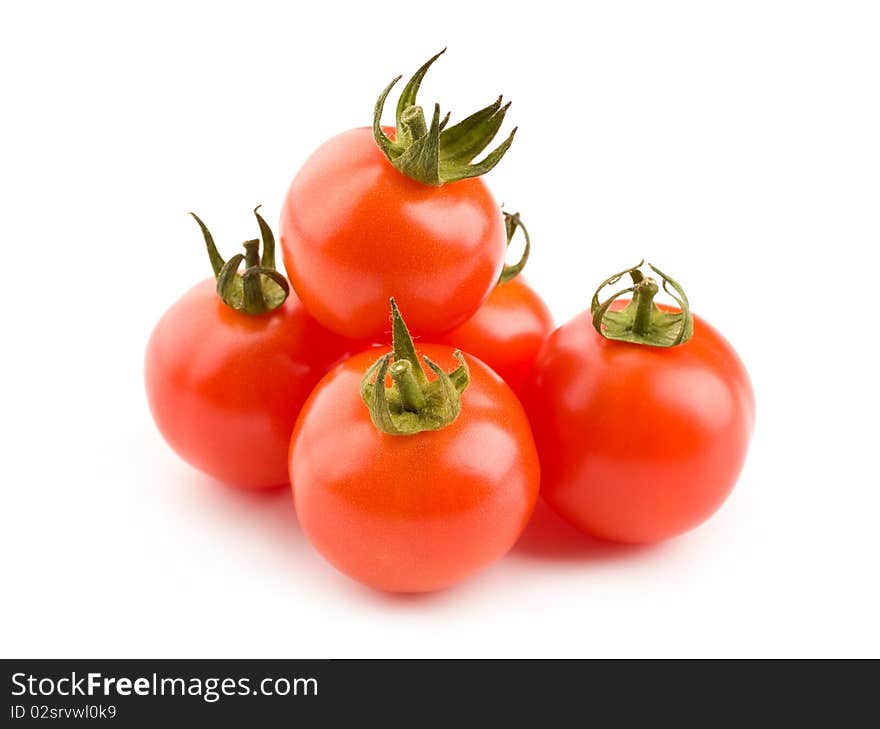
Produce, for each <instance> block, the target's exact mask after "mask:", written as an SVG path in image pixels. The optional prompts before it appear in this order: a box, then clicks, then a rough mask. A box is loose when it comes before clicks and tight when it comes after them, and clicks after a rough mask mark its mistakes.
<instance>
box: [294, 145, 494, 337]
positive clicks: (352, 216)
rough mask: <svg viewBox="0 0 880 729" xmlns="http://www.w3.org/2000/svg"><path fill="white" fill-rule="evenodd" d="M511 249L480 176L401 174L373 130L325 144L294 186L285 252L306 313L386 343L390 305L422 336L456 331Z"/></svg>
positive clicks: (483, 296) (353, 334)
mask: <svg viewBox="0 0 880 729" xmlns="http://www.w3.org/2000/svg"><path fill="white" fill-rule="evenodd" d="M505 246H506V236H505V230H504V221H503V219H502V217H501V212H500V210H499V207H498V204H497V203H496V202H495V200H494V199H493V197H492V194H491V193H490V192H489V189H488V187H486V184H485V183H484V182H483V181H482V179H479V178H473V179H467V180H461V181H459V182H452V183H449V184H446V185H443V186H441V187H431V186H429V185H424V184H422V183H419V182H416V181H414V180H411V179H410V178H408V177H406V176H405V175H403V174H402V173H400V172H398V171H397V170H396V169H395V168H394V167H393V166H392V165H391V163H390V162H389V161H388V160H387V159H386V158H385V157H384V155H383V154H382V152H381V151H380V150H379V148H378V147H377V146H376V143H375V141H374V139H373V134H372V131H371V130H370V129H366V128H364V129H353V130H350V131H347V132H344V133H342V134H340V135H338V136H336V137H333V138H332V139H330V140H328V141H327V142H325V143H324V144H323V145H321V146H320V147H319V148H318V149H317V150H316V151H315V152H314V153H313V154H312V156H311V157H310V158H309V159H308V160H307V161H306V163H305V164H304V165H303V167H302V169H301V170H300V171H299V173H298V174H297V176H296V178H295V179H294V180H293V183H292V184H291V186H290V189H289V191H288V193H287V198H286V200H285V204H284V208H283V210H282V213H281V247H282V251H283V255H284V265H285V267H286V269H287V272H288V274H289V276H290V279H291V282H292V283H293V287H294V289H295V290H296V292H297V294H298V295H299V297H300V298H301V299H302V301H303V303H304V304H305V306H306V308H307V309H308V310H309V312H310V313H311V314H312V315H313V316H314V317H315V318H316V319H318V321H320V322H321V323H322V324H324V325H325V326H326V327H328V328H329V329H331V330H333V331H335V332H338V333H339V334H342V335H344V336H346V337H350V338H353V339H363V340H370V341H382V340H384V339H385V338H386V337H385V335H386V334H387V333H388V331H389V324H388V299H389V298H390V297H391V296H394V297H395V298H396V299H397V302H398V303H399V305H400V308H401V310H403V311H405V312H406V316H407V324H408V326H409V328H410V331H411V332H412V333H413V335H415V336H423V337H424V336H426V335H432V334H439V333H441V332H444V331H448V330H449V329H452V328H453V327H455V326H457V325H458V324H460V323H461V322H463V321H464V320H465V319H467V318H468V317H469V316H471V314H473V313H474V312H475V311H476V310H477V308H478V307H479V306H480V304H481V303H482V302H483V301H484V300H485V299H486V297H487V296H488V295H489V293H490V292H491V290H492V288H493V287H494V285H495V282H496V281H497V280H498V276H499V274H500V272H501V267H502V265H503V259H504V253H505Z"/></svg>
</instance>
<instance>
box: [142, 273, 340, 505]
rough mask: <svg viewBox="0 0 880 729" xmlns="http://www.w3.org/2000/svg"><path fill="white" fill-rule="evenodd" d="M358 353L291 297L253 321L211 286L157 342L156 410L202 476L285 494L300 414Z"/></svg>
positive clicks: (199, 289) (177, 312)
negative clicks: (323, 381)
mask: <svg viewBox="0 0 880 729" xmlns="http://www.w3.org/2000/svg"><path fill="white" fill-rule="evenodd" d="M352 346H353V345H352V344H351V343H350V342H347V341H346V340H344V339H342V338H340V337H338V336H336V335H335V334H331V333H330V332H328V331H327V330H326V329H324V328H323V327H321V326H320V325H319V324H318V323H317V322H316V321H315V320H314V319H312V317H310V316H309V315H308V313H307V312H306V310H305V308H304V307H303V305H302V304H301V303H300V302H299V301H298V300H297V299H296V296H294V295H292V294H291V295H290V296H289V297H288V299H287V301H285V302H284V304H283V305H282V306H281V307H280V308H278V309H276V310H275V311H273V312H270V313H268V314H263V315H260V316H250V315H248V314H244V313H241V312H238V311H235V310H234V309H232V308H230V307H228V306H227V305H226V304H224V303H223V302H222V301H221V300H220V298H219V297H218V296H217V292H216V284H215V282H214V280H213V279H209V280H207V281H203V282H202V283H200V284H198V285H196V286H195V287H193V288H192V289H191V290H190V291H189V292H188V293H186V294H185V295H184V296H183V297H182V298H181V299H179V300H178V301H177V303H175V304H174V305H173V306H172V307H171V308H170V309H169V310H168V311H167V312H166V313H165V315H164V316H163V317H162V319H161V320H160V321H159V323H158V324H157V325H156V328H155V330H154V331H153V334H152V336H151V337H150V341H149V344H148V345H147V354H146V363H145V379H146V388H147V397H148V400H149V403H150V409H151V410H152V412H153V417H154V418H155V420H156V423H157V425H158V426H159V430H160V431H161V432H162V435H163V436H164V437H165V440H167V441H168V443H169V445H170V446H171V447H172V448H173V449H174V450H175V451H176V452H177V453H178V455H180V456H181V457H182V458H183V459H184V460H185V461H187V462H189V463H190V464H191V465H193V466H195V467H196V468H198V469H199V470H201V471H204V472H205V473H207V474H210V475H211V476H214V477H215V478H217V479H219V480H221V481H225V482H226V483H229V484H232V485H236V486H243V487H248V488H261V487H269V486H278V485H282V484H285V483H287V480H288V476H287V449H288V446H289V443H290V433H291V432H292V430H293V426H294V423H295V422H296V416H297V414H298V413H299V409H300V407H301V406H302V404H303V402H304V401H305V399H306V397H308V395H309V393H310V392H311V390H312V388H313V387H314V385H315V383H317V382H318V380H319V379H320V378H321V377H322V375H324V373H325V372H327V370H328V369H329V368H330V367H331V366H332V365H333V364H335V363H336V362H338V361H339V360H340V359H341V358H342V357H343V356H345V354H347V353H348V352H349V351H350V348H351V347H352Z"/></svg>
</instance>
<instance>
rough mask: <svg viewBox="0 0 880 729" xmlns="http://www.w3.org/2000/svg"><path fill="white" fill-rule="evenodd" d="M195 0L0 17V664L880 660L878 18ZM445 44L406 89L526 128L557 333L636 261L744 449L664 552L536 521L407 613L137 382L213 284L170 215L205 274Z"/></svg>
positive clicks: (521, 198)
mask: <svg viewBox="0 0 880 729" xmlns="http://www.w3.org/2000/svg"><path fill="white" fill-rule="evenodd" d="M220 5H221V4H220V3H204V4H195V3H181V2H175V3H168V4H162V3H156V2H153V3H149V4H143V6H142V7H141V8H140V9H135V8H136V6H135V5H133V4H129V3H95V2H77V3H37V2H35V3H23V2H21V3H4V4H3V9H2V11H0V65H2V68H3V72H2V76H0V84H2V104H3V112H2V117H0V127H2V134H0V152H2V156H0V209H2V226H0V236H2V242H3V250H4V252H5V261H4V262H5V277H4V283H3V294H4V306H3V310H2V317H3V336H2V340H0V341H2V352H3V354H2V358H0V374H2V380H0V381H2V387H3V390H2V425H0V427H2V429H3V436H2V440H0V448H2V482H3V486H2V494H3V508H2V525H0V539H2V551H0V554H2V557H0V559H2V561H3V573H2V580H3V592H4V597H3V600H2V601H0V611H2V613H3V615H2V620H0V626H2V628H0V631H2V633H0V644H2V653H3V654H4V655H5V656H8V657H12V656H15V657H24V656H31V657H46V656H86V657H92V656H94V657H98V656H102V657H117V656H126V657H135V656H179V657H183V656H186V657H202V656H204V657H214V656H216V657H220V656H228V657H241V656H253V657H268V656H274V657H326V656H330V657H343V656H831V655H835V656H874V657H877V656H878V655H880V636H878V627H877V615H878V613H880V601H878V586H877V582H878V580H877V558H878V554H880V538H878V515H880V479H878V476H877V467H876V460H875V457H876V453H877V448H878V442H877V441H878V427H877V422H878V404H880V403H878V393H877V346H876V342H877V339H878V337H880V325H878V323H880V305H878V293H877V292H878V287H880V283H878V278H877V270H878V265H877V264H878V262H880V261H878V257H880V256H878V248H880V206H878V203H880V94H878V90H880V85H878V81H880V42H878V38H880V18H878V11H877V6H876V4H872V3H868V2H865V3H851V2H826V3H817V2H791V3H783V2H768V1H767V0H764V1H762V2H743V1H740V2H730V3H704V2H692V3H681V2H678V3H650V2H646V3H632V2H616V3H602V4H594V3H571V2H564V3H552V2H542V3H522V4H518V3H512V2H504V3H495V4H490V3H477V2H472V1H471V2H466V3H456V2H449V1H446V2H444V3H442V5H440V6H438V5H437V4H436V3H429V2H426V3H391V4H387V3H386V4H384V5H382V4H377V3H366V2H358V3H351V4H347V5H343V4H338V3H332V2H325V3H317V4H312V3H308V4H306V3H293V2H287V3H283V4H281V3H279V4H277V5H274V4H261V3H254V2H249V3H246V4H245V3H241V4H240V5H241V7H240V9H239V10H230V9H228V8H226V7H225V6H224V7H223V8H222V9H221V7H220ZM447 44H448V45H449V52H448V53H447V54H446V56H444V57H443V58H442V59H441V61H439V62H438V63H437V65H436V66H435V68H434V69H433V70H432V72H431V74H430V75H429V77H428V80H427V81H426V83H425V85H424V87H423V97H422V100H423V102H426V103H430V102H432V101H433V100H435V99H436V100H439V101H441V102H442V104H443V108H444V110H446V109H450V108H451V110H452V111H453V119H461V118H462V117H463V116H464V115H465V114H467V113H470V112H471V111H473V110H474V109H476V108H478V107H480V106H483V105H485V104H486V103H488V102H489V101H491V100H492V99H493V98H494V97H495V95H497V94H498V93H499V92H504V94H505V95H506V96H507V97H508V98H510V99H512V100H513V101H514V104H513V106H512V107H511V110H510V112H509V120H510V121H509V122H508V123H507V124H506V126H505V129H509V128H510V127H511V126H512V125H513V124H517V125H519V127H520V131H519V134H518V136H517V138H516V142H515V143H514V146H513V148H512V149H511V151H510V153H509V154H508V157H507V158H506V159H505V160H504V161H503V162H502V164H501V165H500V166H499V167H498V168H497V170H496V171H494V172H493V173H491V175H490V176H489V177H488V181H489V184H490V185H491V187H492V188H493V190H494V191H495V194H496V196H497V198H498V199H499V201H504V202H505V203H506V204H507V206H508V208H509V209H515V210H520V211H521V212H522V214H523V218H524V220H525V221H526V222H527V224H528V225H529V228H530V230H531V232H532V237H533V240H534V251H533V258H532V261H531V262H530V264H529V267H528V278H529V279H530V281H531V282H532V283H533V284H534V285H535V286H536V287H537V288H538V289H539V290H540V291H541V292H542V293H543V294H544V296H545V297H546V300H547V301H548V303H549V304H550V306H551V308H552V310H553V312H554V314H555V316H556V317H557V320H558V321H559V322H560V323H561V322H562V321H565V320H567V319H568V318H570V317H571V316H573V315H574V314H575V313H577V312H578V311H580V310H582V309H584V308H585V307H586V306H588V304H589V299H590V296H591V294H592V289H593V287H594V286H595V284H596V283H597V282H598V281H600V280H602V279H603V278H605V277H606V275H608V274H609V273H611V272H614V271H617V270H619V269H620V268H622V267H623V266H626V265H630V264H631V263H633V262H634V261H637V260H638V259H639V257H641V256H643V255H645V256H649V257H650V259H651V260H652V261H654V262H655V263H657V264H658V265H660V266H661V267H662V268H664V270H667V271H668V272H670V273H671V274H672V275H673V276H674V277H675V278H677V279H678V280H679V281H681V282H682V283H683V284H684V286H685V288H686V290H687V292H688V295H689V297H690V300H691V302H692V304H693V307H694V309H695V310H696V311H697V312H698V313H699V314H701V315H702V316H704V317H705V318H707V319H708V320H710V321H711V322H713V323H714V324H715V325H716V326H717V327H719V328H720V329H721V330H722V331H723V332H725V333H726V334H727V336H728V337H729V339H730V340H731V341H732V342H733V343H734V345H735V346H736V347H737V348H738V350H739V351H740V353H741V355H742V357H743V359H744V360H745V362H746V364H747V365H748V367H749V369H750V371H751V374H752V377H753V380H754V385H755V390H756V394H757V401H758V424H757V430H756V434H755V438H754V441H753V445H752V450H751V453H750V456H749V459H748V464H747V467H746V470H745V472H744V473H743V476H742V478H741V480H740V483H739V485H738V487H737V489H736V490H735V492H734V494H733V496H732V497H731V498H730V500H729V501H728V503H727V504H726V505H725V506H724V507H723V509H722V510H721V511H720V512H719V513H718V514H717V515H716V516H715V517H714V518H713V519H712V520H711V521H710V522H708V523H707V524H705V525H704V526H702V527H701V528H699V529H697V530H696V531H694V532H692V533H691V534H689V535H687V536H685V537H683V538H680V539H677V540H675V541H672V542H669V543H666V544H662V545H659V546H656V547H647V548H620V547H612V546H608V545H599V544H595V543H592V542H590V541H588V540H586V539H585V538H581V537H579V536H578V535H577V534H575V533H574V532H572V531H571V530H569V529H568V528H567V527H565V526H564V525H561V524H559V523H558V522H555V521H553V519H552V518H550V517H549V516H548V515H547V514H542V513H539V516H538V519H537V521H536V523H535V524H534V525H533V526H532V527H531V528H530V529H529V531H528V532H527V533H526V535H525V536H524V538H523V540H522V542H521V544H520V545H519V546H517V547H516V548H515V549H514V550H513V552H512V553H511V554H510V555H509V556H508V557H507V558H506V559H504V560H502V561H501V562H500V563H498V564H497V565H496V566H494V567H493V568H491V569H489V570H488V571H486V572H485V573H483V574H482V575H480V576H478V577H476V578H475V579H472V580H471V581H469V582H467V583H465V584H463V585H461V586H460V587H458V588H455V589H451V590H448V591H446V592H443V593H440V594H435V595H428V596H421V597H395V596H387V595H382V594H378V593H375V592H372V591H370V590H368V589H366V588H363V587H361V586H360V585H358V584H356V583H353V582H351V581H349V580H348V579H346V578H344V577H342V576H341V575H339V574H338V573H336V572H335V571H334V570H333V569H332V568H330V567H329V566H327V565H326V564H325V563H324V562H323V561H322V560H321V559H320V558H319V557H318V556H317V555H316V554H315V553H314V552H313V551H312V549H311V548H310V546H309V544H308V543H307V542H306V540H305V538H304V537H303V535H302V533H301V531H300V530H299V528H298V527H297V523H296V518H295V514H294V511H293V505H292V500H291V498H290V495H289V494H288V493H287V491H285V490H282V491H278V492H275V493H272V494H267V495H253V494H243V493H238V492H236V491H233V490H230V489H227V488H224V487H221V486H219V485H218V484H216V483H214V482H212V481H211V480H210V479H208V478H206V477H204V476H202V475H200V474H199V473H196V472H195V471H193V470H192V469H191V468H190V467H188V466H187V465H186V464H184V463H183V462H181V461H180V460H178V459H177V458H176V457H175V456H174V455H173V454H172V452H171V451H170V450H169V449H168V448H167V447H166V445H165V444H164V443H163V442H162V440H161V438H160V436H159V435H158V433H157V432H156V430H155V429H154V427H153V424H152V422H151V419H150V415H149V413H148V410H147V407H146V403H145V398H144V394H143V384H142V357H143V350H144V346H145V343H146V340H147V337H148V335H149V333H150V330H151V328H152V326H153V324H154V323H155V321H156V320H157V319H158V317H159V316H160V314H161V313H162V312H163V311H164V309H165V308H166V307H168V306H169V305H170V304H171V303H172V302H173V301H174V300H175V299H176V298H177V297H178V296H179V295H181V294H182V293H183V292H184V291H185V290H186V289H187V288H189V286H191V285H192V284H193V283H194V282H195V281H196V280H198V279H201V278H205V277H207V275H208V273H209V267H208V262H207V259H206V257H205V254H204V249H203V245H202V241H201V238H200V236H199V234H198V231H197V229H196V227H195V225H194V224H193V222H192V220H191V219H189V218H188V217H187V216H186V215H185V213H186V211H188V210H196V211H198V212H199V213H200V214H201V215H202V216H203V218H204V219H205V220H206V221H207V223H208V224H209V225H210V227H211V228H212V230H213V231H214V233H215V236H216V237H217V239H218V242H219V243H220V244H221V247H222V248H223V250H224V251H225V252H227V253H228V252H229V251H230V250H232V249H234V248H235V247H236V246H237V245H238V244H239V242H240V241H242V240H244V239H245V238H249V237H252V236H253V233H254V224H253V218H252V215H251V213H250V210H251V208H252V207H253V206H254V205H255V204H257V203H263V204H264V212H265V214H266V217H267V219H268V220H270V221H273V223H274V222H275V221H277V216H278V212H279V210H280V205H281V201H282V199H283V195H284V193H285V190H286V187H287V185H288V183H289V181H290V179H291V178H292V177H293V175H294V174H295V172H296V170H297V169H298V167H299V165H300V164H301V163H302V161H303V160H304V159H305V157H306V156H307V155H308V154H309V152H310V151H311V150H312V149H313V148H314V147H315V146H316V145H317V144H319V143H320V142H321V141H323V140H324V139H325V138H327V137H328V136H330V135H332V134H335V133H336V132H338V131H341V130H344V129H346V128H349V127H352V126H361V125H366V124H368V123H369V122H370V115H371V111H372V107H373V103H374V100H375V98H376V96H377V95H378V93H379V91H380V90H381V89H382V88H383V87H384V86H385V84H386V83H387V82H388V81H389V80H390V79H391V78H392V77H393V76H395V75H396V74H398V73H411V72H412V71H414V70H415V69H416V68H417V67H418V66H419V65H420V64H421V63H422V62H423V61H424V60H425V59H426V58H427V57H428V56H429V55H431V54H432V53H434V52H435V51H437V50H438V49H439V48H441V47H443V46H444V45H447ZM395 98H396V97H395ZM390 108H391V106H389V109H390ZM388 118H389V120H390V114H389V117H388Z"/></svg>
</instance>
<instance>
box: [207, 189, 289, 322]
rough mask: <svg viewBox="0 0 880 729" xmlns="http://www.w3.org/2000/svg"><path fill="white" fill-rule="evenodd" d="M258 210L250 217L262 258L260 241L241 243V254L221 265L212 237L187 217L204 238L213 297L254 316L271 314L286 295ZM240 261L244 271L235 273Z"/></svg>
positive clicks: (268, 233) (271, 242)
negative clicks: (253, 219) (214, 285)
mask: <svg viewBox="0 0 880 729" xmlns="http://www.w3.org/2000/svg"><path fill="white" fill-rule="evenodd" d="M259 209H260V206H259V205H257V207H255V208H254V215H256V216H257V224H258V225H259V227H260V237H261V238H262V241H263V254H262V256H261V255H260V241H259V240H256V239H254V240H248V241H245V243H244V250H245V252H244V253H237V254H235V255H234V256H233V257H232V258H230V259H229V260H228V261H224V260H223V257H222V256H221V255H220V253H219V252H218V251H217V246H216V245H215V244H214V237H213V236H212V235H211V233H210V231H209V230H208V228H207V226H205V224H204V223H203V222H202V220H201V218H199V216H198V215H196V214H195V213H190V215H192V216H193V218H195V220H196V222H197V223H198V224H199V228H201V229H202V235H203V236H204V238H205V247H206V248H207V249H208V258H210V259H211V267H212V268H213V269H214V278H216V279H217V295H218V296H219V297H220V298H221V299H222V300H223V303H224V304H226V305H227V306H230V307H232V308H233V309H235V310H236V311H241V312H243V313H245V314H251V315H254V316H256V315H259V314H265V313H267V312H269V311H274V310H275V309H277V308H278V307H279V306H281V305H282V304H283V303H284V301H285V300H286V299H287V296H288V294H290V285H289V284H288V283H287V279H286V278H284V276H282V275H281V274H280V273H278V271H277V270H276V269H275V236H274V235H272V229H271V228H270V227H269V225H268V224H267V223H266V221H265V220H263V218H262V216H261V215H260V213H259V212H258V211H259ZM242 261H244V264H245V269H244V271H243V272H242V273H239V272H238V268H239V266H240V265H241V263H242Z"/></svg>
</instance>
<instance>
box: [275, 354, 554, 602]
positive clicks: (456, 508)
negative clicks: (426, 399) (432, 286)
mask: <svg viewBox="0 0 880 729" xmlns="http://www.w3.org/2000/svg"><path fill="white" fill-rule="evenodd" d="M386 352H389V350H388V348H382V349H378V350H371V351H367V352H363V353H361V354H358V355H355V356H354V357H352V358H350V359H348V360H346V361H345V362H343V363H341V364H340V365H338V366H337V367H336V368H335V369H334V370H332V371H331V372H330V373H329V374H328V375H327V376H326V377H325V378H324V379H323V380H322V381H321V382H320V383H319V384H318V386H317V387H316V388H315V390H314V392H313V393H312V395H311V396H310V397H309V399H308V401H307V402H306V404H305V405H304V406H303V409H302V413H301V414H300V417H299V420H298V421H297V424H296V429H295V430H294V433H293V438H292V440H291V448H290V478H291V483H292V484H293V492H294V497H295V501H296V512H297V515H298V517H299V520H300V523H301V525H302V528H303V531H304V532H305V534H306V535H307V536H308V538H309V540H310V541H311V542H312V544H313V545H314V546H315V548H316V549H317V550H318V551H319V552H320V553H321V554H322V555H323V556H324V557H325V558H326V559H327V560H328V561H330V562H331V563H332V564H333V565H334V566H336V567H337V568H338V569H339V570H340V571H342V572H344V573H345V574H347V575H349V576H350V577H352V578H354V579H356V580H358V581H360V582H362V583H364V584H366V585H369V586H371V587H374V588H377V589H380V590H387V591H392V592H423V591H429V590H437V589H440V588H443V587H447V586H449V585H452V584H454V583H456V582H458V581H460V580H462V579H464V578H465V577H467V576H468V575H470V574H472V573H474V572H476V571H477V570H479V569H481V568H483V567H486V566H487V565H489V564H490V563H492V562H494V561H495V560H497V559H498V558H500V557H501V556H502V555H504V554H505V553H506V552H507V551H508V550H509V549H510V547H511V546H512V545H513V544H514V542H515V541H516V540H517V538H518V537H519V535H520V533H521V532H522V530H523V528H524V527H525V525H526V523H527V521H528V519H529V516H530V514H531V512H532V509H533V507H534V504H535V500H536V498H537V494H538V482H539V465H538V458H537V454H536V452H535V447H534V442H533V440H532V435H531V432H530V429H529V424H528V420H527V419H526V416H525V413H524V411H523V409H522V406H521V405H520V403H519V401H518V400H517V398H516V396H515V395H514V394H513V392H512V391H511V390H510V388H509V387H507V385H506V384H504V382H503V381H502V380H501V379H500V378H499V377H498V376H497V375H496V374H495V373H494V372H493V371H492V370H491V369H490V368H489V367H487V366H486V365H484V364H483V363H482V362H480V361H479V360H478V359H476V358H473V357H467V359H466V361H467V364H468V365H469V369H470V384H469V385H468V386H467V389H466V390H464V392H463V394H462V395H461V403H460V405H461V411H460V413H459V414H458V416H457V418H456V419H455V420H454V421H453V422H452V423H451V424H448V425H446V426H445V427H441V428H440V429H437V430H429V431H423V432H417V433H415V434H412V435H391V434H388V433H385V432H382V431H381V430H379V429H378V428H377V427H376V425H375V424H374V421H373V420H371V414H370V411H369V410H368V408H367V406H366V405H365V404H364V402H363V401H362V399H361V393H360V387H361V383H362V379H363V378H364V372H365V371H367V370H368V368H369V367H370V365H371V363H373V362H374V361H375V360H376V358H377V356H380V355H383V354H385V353H386ZM419 352H420V354H422V355H425V356H427V357H428V358H430V359H431V360H432V361H435V362H436V363H437V364H438V365H439V367H441V368H447V367H450V366H455V364H457V362H456V359H455V357H454V355H453V353H454V350H453V349H452V348H451V347H447V346H443V345H436V344H425V345H420V346H419ZM428 379H429V380H431V381H434V380H435V379H436V378H435V377H433V376H430V377H429V378H428ZM381 381H382V383H383V385H384V384H387V380H386V377H385V376H382V377H381ZM377 386H378V383H377Z"/></svg>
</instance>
